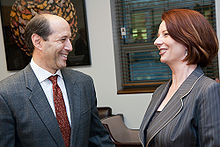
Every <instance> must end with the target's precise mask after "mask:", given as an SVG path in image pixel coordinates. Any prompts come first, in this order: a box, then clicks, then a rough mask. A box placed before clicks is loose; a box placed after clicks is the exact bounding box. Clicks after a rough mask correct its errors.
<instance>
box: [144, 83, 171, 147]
mask: <svg viewBox="0 0 220 147" xmlns="http://www.w3.org/2000/svg"><path fill="white" fill-rule="evenodd" d="M170 83H171V82H170V81H169V82H168V83H167V84H166V85H163V86H165V87H164V88H161V89H160V90H159V91H157V92H156V93H154V94H153V96H152V99H151V103H150V105H149V107H148V108H147V111H146V113H145V115H144V116H145V117H144V119H143V123H142V124H141V127H140V139H141V142H142V143H143V144H145V143H146V142H145V140H146V139H145V138H146V136H145V128H147V126H148V124H149V122H150V119H151V118H152V116H153V114H154V112H156V111H157V108H158V107H159V105H160V103H161V102H162V101H163V99H164V97H165V96H166V94H167V91H168V90H169V87H170ZM143 144H142V145H143ZM143 146H144V145H143Z"/></svg>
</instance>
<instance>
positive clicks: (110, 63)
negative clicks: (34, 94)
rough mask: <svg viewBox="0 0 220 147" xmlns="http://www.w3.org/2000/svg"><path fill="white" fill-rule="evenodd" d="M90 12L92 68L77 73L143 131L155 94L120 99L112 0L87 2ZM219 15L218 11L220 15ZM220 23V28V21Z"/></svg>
mask: <svg viewBox="0 0 220 147" xmlns="http://www.w3.org/2000/svg"><path fill="white" fill-rule="evenodd" d="M217 3H219V4H217ZM218 5H220V2H217V0H216V6H218ZM86 8H87V17H88V29H89V39H90V47H91V59H92V65H91V66H87V67H74V68H73V69H76V70H80V71H82V72H84V73H87V74H89V75H91V76H92V77H93V79H94V83H95V87H96V93H97V99H98V106H111V107H112V109H113V113H123V114H124V116H125V123H126V125H127V126H128V127H129V128H139V126H140V123H141V121H142V118H143V115H144V112H145V110H146V109H147V107H148V105H149V102H150V99H151V95H152V94H123V95H117V86H116V85H117V84H116V74H115V59H114V48H113V38H112V22H111V10H110V0H86ZM219 11H220V10H217V13H218V14H219ZM218 16H220V15H218ZM217 21H218V26H219V21H220V19H219V17H218V18H217ZM0 25H1V24H0ZM0 28H1V27H0ZM218 32H219V30H218ZM218 34H219V33H218ZM2 36H3V35H2V29H0V67H1V70H0V80H1V79H3V78H5V77H7V76H8V75H10V74H12V73H13V72H9V71H7V68H6V59H5V51H4V44H3V37H2Z"/></svg>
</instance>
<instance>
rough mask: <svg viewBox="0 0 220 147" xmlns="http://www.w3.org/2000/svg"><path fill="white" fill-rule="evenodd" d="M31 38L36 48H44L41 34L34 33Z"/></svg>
mask: <svg viewBox="0 0 220 147" xmlns="http://www.w3.org/2000/svg"><path fill="white" fill-rule="evenodd" d="M31 40H32V43H33V45H34V47H35V48H37V49H40V50H42V43H43V42H42V41H43V38H42V37H40V36H39V35H37V34H35V33H34V34H32V36H31Z"/></svg>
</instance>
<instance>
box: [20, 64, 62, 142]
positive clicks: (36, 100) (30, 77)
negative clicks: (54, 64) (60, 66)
mask: <svg viewBox="0 0 220 147" xmlns="http://www.w3.org/2000/svg"><path fill="white" fill-rule="evenodd" d="M24 75H25V83H26V87H27V88H28V89H29V90H30V91H31V96H30V97H29V100H30V102H31V104H32V105H33V107H34V109H35V110H36V112H37V113H38V115H39V117H40V118H41V120H42V122H43V123H44V125H45V127H46V128H47V129H48V131H49V133H50V134H51V136H52V138H53V139H54V141H55V142H56V143H57V145H58V146H64V141H63V139H62V134H61V132H60V129H59V125H58V123H57V120H56V117H55V116H54V114H53V111H52V109H51V107H50V105H49V103H48V101H47V98H46V95H45V94H44V92H43V89H42V88H41V85H40V83H39V82H38V80H37V78H36V76H35V75H34V72H33V70H32V69H31V67H30V65H28V66H27V67H26V68H25V70H24ZM58 138H60V139H58Z"/></svg>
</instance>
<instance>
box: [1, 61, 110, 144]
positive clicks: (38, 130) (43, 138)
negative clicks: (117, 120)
mask: <svg viewBox="0 0 220 147" xmlns="http://www.w3.org/2000/svg"><path fill="white" fill-rule="evenodd" d="M61 72H62V75H63V78H64V82H65V86H66V90H67V95H68V98H69V104H70V114H71V142H70V146H71V147H88V146H89V147H93V146H94V147H95V146H97V147H111V146H113V145H112V143H111V141H110V139H109V135H108V133H107V132H106V130H105V129H104V127H103V125H102V124H101V122H100V120H99V118H98V113H97V109H96V95H95V89H94V86H93V81H92V79H91V78H90V77H89V76H87V75H85V74H83V73H81V72H77V71H74V70H70V69H63V70H61ZM14 146H16V147H21V146H22V147H64V141H63V139H62V135H61V132H60V129H59V126H58V123H57V120H56V118H55V116H54V113H53V112H52V109H51V107H50V105H49V103H48V101H47V98H46V95H45V94H44V92H43V89H42V88H41V85H40V83H39V82H38V80H37V78H36V76H35V74H34V73H33V71H32V69H31V67H30V65H28V66H27V67H26V68H25V69H23V70H21V71H20V72H18V73H16V74H15V75H12V76H10V77H8V78H6V79H5V80H3V81H1V82H0V147H14Z"/></svg>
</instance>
